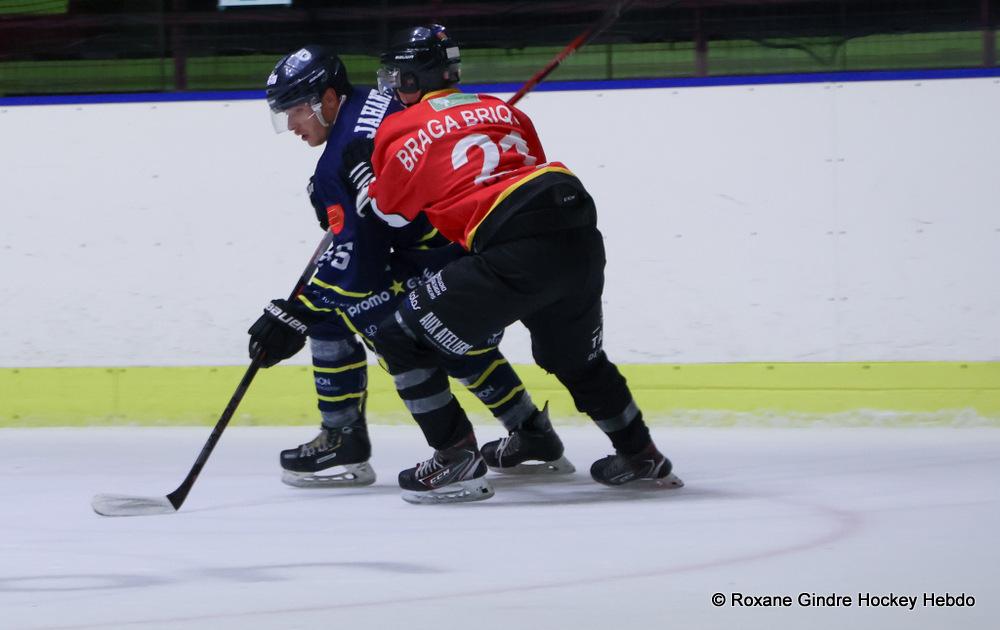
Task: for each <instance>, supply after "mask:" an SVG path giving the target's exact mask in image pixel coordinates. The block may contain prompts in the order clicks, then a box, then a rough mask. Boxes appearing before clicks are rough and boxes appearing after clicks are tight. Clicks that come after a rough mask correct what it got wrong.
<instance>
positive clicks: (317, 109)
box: [312, 94, 347, 127]
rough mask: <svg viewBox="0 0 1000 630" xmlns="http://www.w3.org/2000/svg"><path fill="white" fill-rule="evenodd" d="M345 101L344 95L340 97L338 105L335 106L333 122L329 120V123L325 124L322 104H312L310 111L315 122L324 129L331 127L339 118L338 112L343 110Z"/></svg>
mask: <svg viewBox="0 0 1000 630" xmlns="http://www.w3.org/2000/svg"><path fill="white" fill-rule="evenodd" d="M346 100H347V95H346V94H344V95H343V96H341V97H340V104H339V105H337V113H336V114H334V115H333V120H331V121H330V122H326V120H325V119H324V118H323V102H322V101H320V102H319V103H313V106H312V110H313V113H314V114H316V120H318V121H319V124H321V125H323V126H324V127H332V126H333V125H334V123H336V122H337V118H338V117H339V116H340V110H341V109H343V107H344V101H346Z"/></svg>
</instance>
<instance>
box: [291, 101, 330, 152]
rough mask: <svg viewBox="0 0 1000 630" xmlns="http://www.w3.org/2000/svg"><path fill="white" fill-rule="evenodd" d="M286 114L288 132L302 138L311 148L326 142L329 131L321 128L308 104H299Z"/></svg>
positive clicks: (321, 125) (323, 127) (321, 124)
mask: <svg viewBox="0 0 1000 630" xmlns="http://www.w3.org/2000/svg"><path fill="white" fill-rule="evenodd" d="M286 113H287V114H288V130H289V131H293V132H295V135H297V136H298V137H300V138H302V140H303V141H304V142H306V143H307V144H308V145H309V146H311V147H317V146H319V145H321V144H323V143H324V142H326V136H327V134H328V133H329V131H330V130H329V129H328V128H327V127H325V126H323V123H321V122H320V120H319V118H318V117H317V116H316V112H315V110H313V108H312V106H311V105H310V104H309V103H301V104H299V105H296V106H294V107H291V108H289V109H288V110H287V112H286Z"/></svg>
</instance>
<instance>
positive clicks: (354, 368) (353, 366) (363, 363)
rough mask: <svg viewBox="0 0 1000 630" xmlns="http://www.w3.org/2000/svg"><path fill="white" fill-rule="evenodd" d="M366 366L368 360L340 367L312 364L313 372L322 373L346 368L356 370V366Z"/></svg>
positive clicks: (342, 370)
mask: <svg viewBox="0 0 1000 630" xmlns="http://www.w3.org/2000/svg"><path fill="white" fill-rule="evenodd" d="M363 367H368V361H358V362H357V363H352V364H350V365H342V366H340V367H332V368H328V367H317V366H315V365H314V366H313V372H322V373H323V374H337V373H338V372H346V371H348V370H356V369H358V368H363Z"/></svg>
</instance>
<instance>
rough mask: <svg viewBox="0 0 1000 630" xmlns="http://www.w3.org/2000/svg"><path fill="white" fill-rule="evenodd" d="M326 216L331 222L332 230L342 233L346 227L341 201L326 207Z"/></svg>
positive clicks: (335, 232)
mask: <svg viewBox="0 0 1000 630" xmlns="http://www.w3.org/2000/svg"><path fill="white" fill-rule="evenodd" d="M326 218H327V220H328V221H329V222H330V231H331V232H333V233H334V234H340V231H341V230H343V229H344V207H343V206H341V205H340V204H339V203H337V204H334V205H332V206H327V207H326Z"/></svg>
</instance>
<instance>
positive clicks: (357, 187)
mask: <svg viewBox="0 0 1000 630" xmlns="http://www.w3.org/2000/svg"><path fill="white" fill-rule="evenodd" d="M374 152H375V141H374V140H369V139H368V138H358V139H356V140H352V141H350V142H349V143H347V146H346V147H344V152H343V153H342V154H341V157H342V158H343V159H342V161H341V163H342V164H343V166H342V167H341V169H340V176H341V178H342V179H343V180H344V186H346V187H347V191H348V192H349V193H351V194H353V195H354V196H355V203H354V205H355V207H356V208H357V209H358V215H360V216H364V213H365V208H366V207H367V205H368V201H369V199H368V184H369V183H370V182H371V181H372V177H374V173H373V172H372V153H374Z"/></svg>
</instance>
